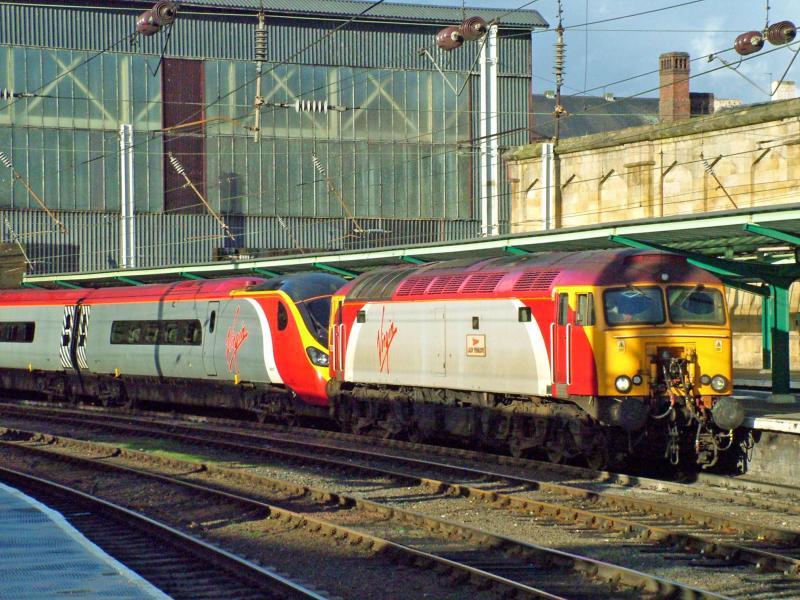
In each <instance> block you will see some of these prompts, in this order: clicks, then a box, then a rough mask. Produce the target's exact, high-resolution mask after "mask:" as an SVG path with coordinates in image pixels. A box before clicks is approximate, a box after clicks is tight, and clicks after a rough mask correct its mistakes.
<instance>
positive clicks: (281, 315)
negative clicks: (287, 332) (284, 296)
mask: <svg viewBox="0 0 800 600" xmlns="http://www.w3.org/2000/svg"><path fill="white" fill-rule="evenodd" d="M288 325H289V313H287V312H286V307H285V306H284V305H283V302H278V331H283V330H284V329H286V327H287V326H288Z"/></svg>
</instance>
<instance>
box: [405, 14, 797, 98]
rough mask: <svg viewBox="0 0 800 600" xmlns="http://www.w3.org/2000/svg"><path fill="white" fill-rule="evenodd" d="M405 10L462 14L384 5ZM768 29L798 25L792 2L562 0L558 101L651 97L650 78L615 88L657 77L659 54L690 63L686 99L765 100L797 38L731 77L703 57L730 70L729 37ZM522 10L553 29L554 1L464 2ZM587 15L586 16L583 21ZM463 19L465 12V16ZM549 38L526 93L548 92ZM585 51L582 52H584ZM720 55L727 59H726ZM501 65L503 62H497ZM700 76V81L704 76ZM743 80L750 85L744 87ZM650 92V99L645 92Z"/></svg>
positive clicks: (544, 36)
mask: <svg viewBox="0 0 800 600" xmlns="http://www.w3.org/2000/svg"><path fill="white" fill-rule="evenodd" d="M390 1H391V2H402V3H406V4H423V3H425V4H428V5H441V6H456V7H461V5H462V3H461V0H433V1H431V2H423V1H421V0H390ZM767 2H768V3H769V22H770V23H776V22H778V21H792V22H793V23H795V24H796V25H800V1H798V0H697V1H695V2H691V0H562V5H563V7H564V13H563V24H564V27H565V28H567V30H566V32H565V42H566V44H567V49H566V53H567V55H566V75H565V79H564V83H565V87H564V88H563V93H564V94H567V95H575V94H580V93H581V92H582V91H583V90H592V91H590V92H588V93H589V94H591V95H598V96H599V95H602V94H603V93H606V92H610V93H613V94H614V95H615V96H617V97H625V96H632V95H637V94H642V95H643V96H645V97H647V96H650V97H655V96H657V95H658V92H657V91H656V90H655V89H654V88H657V87H658V75H657V72H656V73H653V74H650V75H644V76H641V77H636V78H634V79H631V80H629V81H625V82H620V80H623V79H627V78H630V77H633V76H636V75H643V74H645V73H648V72H650V71H657V69H658V56H659V54H661V53H664V52H688V53H689V55H690V57H691V58H692V59H699V60H694V61H693V62H692V63H691V74H692V75H698V77H694V78H693V79H692V81H691V84H690V86H691V91H693V92H711V93H713V94H714V95H715V97H717V98H738V99H741V100H742V101H743V102H745V103H754V102H765V101H767V100H769V91H770V82H771V81H777V80H779V79H780V78H781V76H782V75H783V74H784V71H786V69H787V68H788V67H789V65H790V63H791V61H792V58H793V57H794V56H795V55H796V54H795V50H798V49H800V35H799V36H798V37H797V38H796V39H795V43H794V44H793V45H792V46H790V47H788V48H787V47H783V48H778V49H777V50H775V51H773V52H769V53H768V52H767V51H768V50H773V49H776V46H771V45H770V44H769V43H766V44H765V45H764V48H763V49H762V50H761V51H760V52H758V53H756V54H753V55H750V56H749V57H747V58H748V60H745V61H743V62H742V63H741V64H738V69H737V71H738V72H737V71H734V70H733V69H732V68H728V67H725V66H724V65H723V64H722V62H720V60H718V59H712V61H711V62H709V61H708V59H707V58H704V57H705V56H706V55H708V54H712V53H713V54H719V56H720V57H721V58H722V59H724V60H725V62H727V63H728V64H730V65H731V67H734V66H737V63H738V60H739V58H740V57H739V55H738V54H736V53H735V52H734V51H733V50H731V48H732V47H733V42H734V40H735V39H736V36H737V35H739V34H740V33H744V32H746V31H752V30H761V29H763V28H764V24H765V22H766V18H767V10H766V7H767ZM525 4H528V6H527V7H526V8H527V9H532V10H537V11H538V12H539V13H540V14H541V15H542V16H543V17H544V18H545V20H546V21H547V22H548V23H550V25H551V26H552V27H555V25H556V23H557V22H558V17H557V15H558V13H557V6H558V5H557V2H556V0H536V1H534V2H533V3H529V1H528V0H495V1H491V0H467V2H466V5H467V7H468V8H469V7H485V8H495V9H508V10H511V9H515V8H519V7H520V6H523V5H525ZM680 4H685V5H684V6H677V7H675V8H669V9H666V10H661V11H659V12H654V13H652V14H645V15H640V16H632V17H630V18H624V19H618V20H614V21H610V22H606V23H597V24H592V25H588V26H585V25H584V24H585V23H587V22H589V23H591V22H593V21H599V20H604V19H611V18H615V17H622V16H625V15H631V14H634V13H641V12H644V11H648V10H654V9H660V8H665V7H670V6H675V5H680ZM587 11H588V14H587ZM466 12H467V15H468V16H469V10H467V11H466ZM555 41H556V34H555V32H553V31H544V32H537V33H534V34H533V70H534V72H533V75H534V78H533V89H534V92H536V93H542V92H544V91H545V90H552V89H554V88H555V84H554V76H553V53H554V48H553V46H554V44H555ZM587 48H588V52H587ZM726 50H727V51H726ZM501 60H502V57H501ZM704 72H705V74H703V73H704ZM742 75H744V76H746V77H747V78H748V79H750V80H751V81H752V83H751V82H748V81H747V80H746V79H745V78H744V77H742ZM785 79H787V80H793V81H798V84H800V58H797V60H795V61H794V63H793V64H791V68H789V71H788V73H787V74H786V77H785ZM648 90H652V91H648ZM643 92H645V93H643Z"/></svg>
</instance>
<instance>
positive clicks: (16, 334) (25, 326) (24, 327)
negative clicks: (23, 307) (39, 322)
mask: <svg viewBox="0 0 800 600" xmlns="http://www.w3.org/2000/svg"><path fill="white" fill-rule="evenodd" d="M35 331H36V323H34V322H32V321H27V322H19V321H13V322H6V323H0V342H6V343H12V344H30V343H31V342H32V341H33V334H34V332H35Z"/></svg>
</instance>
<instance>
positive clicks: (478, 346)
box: [467, 334, 486, 356]
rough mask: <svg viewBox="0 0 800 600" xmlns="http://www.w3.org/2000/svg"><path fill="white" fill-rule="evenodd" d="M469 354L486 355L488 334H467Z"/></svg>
mask: <svg viewBox="0 0 800 600" xmlns="http://www.w3.org/2000/svg"><path fill="white" fill-rule="evenodd" d="M467 356H486V336H485V335H483V334H480V335H468V336H467Z"/></svg>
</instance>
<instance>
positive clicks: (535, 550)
mask: <svg viewBox="0 0 800 600" xmlns="http://www.w3.org/2000/svg"><path fill="white" fill-rule="evenodd" d="M22 433H23V434H27V435H31V436H37V435H38V436H42V438H43V439H47V440H49V441H51V442H61V441H63V442H64V443H66V444H67V445H70V446H75V447H79V448H82V449H84V450H86V449H94V450H102V451H104V452H107V451H108V450H109V449H111V448H112V447H113V446H112V445H109V444H100V443H96V442H85V441H81V440H73V439H69V438H61V437H60V436H51V435H48V434H37V433H35V432H22ZM0 446H5V447H13V448H16V449H20V448H22V449H24V450H25V451H32V452H34V453H38V454H40V455H42V456H47V457H48V458H51V459H56V460H63V461H69V462H74V463H77V464H82V465H87V466H91V467H92V468H96V469H105V470H108V471H109V472H124V473H128V474H130V475H135V476H139V477H144V478H147V479H150V480H154V481H160V482H162V483H165V484H169V485H176V486H180V487H183V488H185V489H188V490H191V491H194V492H198V493H203V494H208V495H213V496H218V497H222V498H225V499H226V500H229V501H231V502H237V503H240V504H242V505H244V506H247V507H249V508H251V509H252V508H255V509H260V510H262V511H266V512H267V513H268V514H269V515H270V516H271V517H272V516H273V515H274V516H275V518H280V519H283V520H286V521H287V522H291V523H295V524H297V525H301V526H304V527H306V528H307V529H309V530H310V531H323V532H324V533H329V534H331V535H337V534H338V535H341V536H344V537H345V538H347V539H350V540H351V541H353V542H354V543H362V544H363V543H365V542H366V544H367V545H368V546H369V547H382V548H390V549H392V550H393V551H395V552H401V553H403V554H405V555H406V556H410V557H411V558H412V559H414V560H417V559H422V560H424V561H426V562H428V563H434V564H438V565H440V566H444V567H446V568H456V569H458V570H461V571H462V572H465V573H466V574H468V575H470V576H478V577H480V578H482V579H484V580H488V581H491V582H493V583H496V584H501V585H503V586H506V587H509V588H511V589H513V590H515V591H517V592H522V593H525V594H528V595H532V596H535V597H543V598H559V597H560V596H557V595H554V594H550V593H549V592H547V591H545V590H542V589H539V588H534V587H531V586H529V585H527V584H525V583H521V582H518V581H515V580H513V579H510V578H507V577H503V576H498V575H496V574H494V573H491V572H489V571H486V570H484V569H481V568H478V567H475V566H470V565H469V564H466V563H462V562H459V561H455V560H452V559H448V558H446V557H442V556H439V555H437V554H433V553H429V552H425V551H422V550H419V549H416V548H413V547H410V546H407V545H403V544H399V543H397V542H393V541H390V540H386V539H383V538H378V537H375V536H373V535H371V534H368V533H366V532H363V531H356V530H353V529H349V528H347V527H343V526H341V525H338V524H331V523H328V522H327V521H324V520H321V519H317V518H313V517H310V516H308V515H307V514H302V513H297V512H294V511H292V510H290V509H287V508H284V507H278V506H275V505H273V504H271V503H267V502H263V501H261V500H255V499H253V498H248V497H245V496H241V495H239V494H234V493H231V492H226V491H222V490H220V489H217V488H215V487H209V486H207V485H201V484H197V483H192V482H189V481H186V480H184V479H182V478H180V477H178V478H176V477H170V476H166V475H160V474H157V473H152V472H149V471H142V470H139V469H134V468H131V467H125V466H121V465H113V464H110V463H108V462H101V461H98V460H96V459H91V458H84V457H79V456H73V455H67V454H62V453H58V452H53V451H50V450H47V449H45V448H42V447H32V446H25V445H20V444H19V443H18V442H7V441H0ZM113 452H114V455H115V456H121V457H126V458H131V459H138V460H147V461H150V462H153V461H154V460H156V461H161V462H163V463H164V464H167V465H170V466H172V467H176V466H180V467H181V468H183V469H187V470H190V471H191V470H196V469H197V468H198V466H199V465H198V463H196V462H188V461H182V460H177V459H173V458H170V459H160V458H159V457H154V456H153V455H152V454H150V453H145V452H138V451H134V450H127V449H121V448H113ZM201 468H202V470H203V471H207V472H209V473H214V474H218V475H221V476H223V477H226V478H228V479H237V478H238V479H249V480H252V481H254V482H255V481H258V482H261V484H262V485H261V486H258V487H263V485H264V484H267V485H270V486H272V487H274V488H276V489H282V490H284V491H287V492H289V493H291V494H300V495H303V496H306V497H309V498H311V499H312V500H314V501H316V502H319V503H320V504H322V506H323V507H324V506H325V505H329V503H331V502H336V503H338V504H339V505H340V506H343V507H353V508H356V509H360V510H364V511H369V512H371V513H376V514H379V515H382V516H383V517H384V518H386V519H392V520H395V521H398V522H400V523H403V524H404V525H415V526H418V527H422V528H425V529H427V530H429V531H434V532H440V533H446V534H448V535H452V534H456V535H458V536H460V537H462V539H464V540H470V541H473V542H477V543H479V544H481V545H488V546H490V547H491V548H493V549H497V550H499V551H500V552H502V553H503V554H505V555H508V556H509V559H508V560H513V561H520V560H525V559H529V560H538V561H541V566H547V565H555V566H558V567H564V566H567V567H568V568H571V569H572V570H573V571H574V572H575V573H576V574H578V575H580V576H582V577H583V578H584V579H585V580H586V582H587V583H590V582H591V581H592V580H600V581H603V582H609V583H613V584H615V585H622V586H625V587H628V588H632V589H635V590H637V591H640V592H644V593H650V594H655V595H656V596H657V597H675V596H676V595H680V597H681V598H709V599H711V598H714V599H719V598H726V597H725V596H721V595H719V594H715V593H713V592H708V591H706V590H700V589H696V588H693V587H691V586H688V585H685V584H682V583H679V582H676V581H672V580H668V579H664V578H660V577H656V576H654V575H650V574H647V573H642V572H639V571H636V570H634V569H629V568H626V567H621V566H618V565H613V564H610V563H607V562H604V561H601V560H597V559H594V558H590V557H586V556H581V555H578V554H573V553H569V552H566V551H563V550H557V549H553V548H548V547H544V546H539V545H536V544H530V543H528V542H524V541H522V540H517V539H514V538H511V537H506V536H501V535H497V534H493V533H490V532H487V531H484V530H481V529H477V528H474V527H470V526H467V525H463V524H460V523H456V522H452V521H447V520H445V519H441V518H437V517H431V516H427V515H422V514H419V513H416V512H413V511H409V510H405V509H400V508H397V507H389V506H386V505H383V504H380V503H376V502H372V501H369V500H365V499H362V498H358V497H352V496H347V495H344V494H338V493H335V492H331V491H328V490H320V489H315V488H312V487H309V486H301V485H298V484H294V483H292V482H287V481H283V480H278V479H272V478H267V477H263V476H256V475H252V474H250V475H247V474H243V473H241V472H240V470H233V469H226V468H224V467H218V466H214V465H208V464H205V463H203V464H202V465H201Z"/></svg>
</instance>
